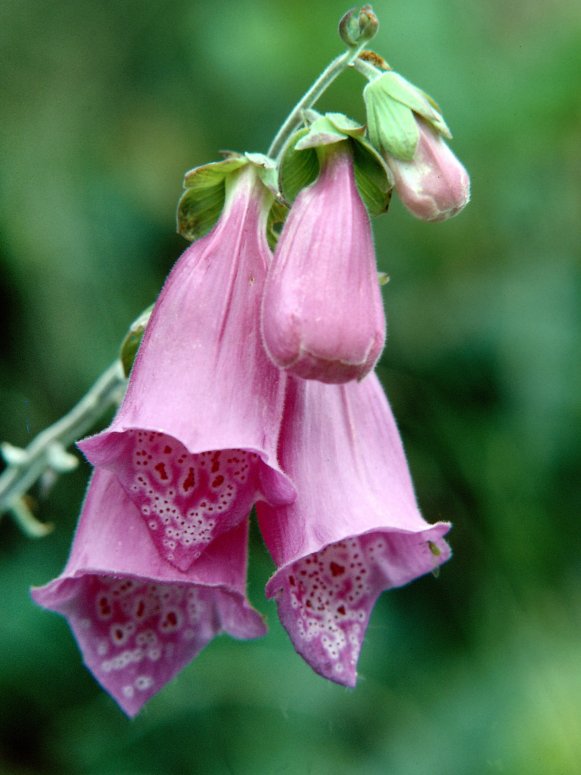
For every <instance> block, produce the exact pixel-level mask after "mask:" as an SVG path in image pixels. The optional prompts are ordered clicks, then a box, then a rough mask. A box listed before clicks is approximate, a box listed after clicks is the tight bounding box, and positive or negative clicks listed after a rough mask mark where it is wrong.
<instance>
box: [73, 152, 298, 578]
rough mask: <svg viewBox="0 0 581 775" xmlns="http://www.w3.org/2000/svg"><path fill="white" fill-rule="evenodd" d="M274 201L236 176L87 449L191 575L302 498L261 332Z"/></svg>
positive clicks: (275, 375)
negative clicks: (285, 451) (202, 560)
mask: <svg viewBox="0 0 581 775" xmlns="http://www.w3.org/2000/svg"><path fill="white" fill-rule="evenodd" d="M271 201H272V195H271V193H270V192H269V191H268V190H267V189H266V187H265V186H264V185H263V183H262V182H261V180H260V179H259V177H258V174H257V171H256V169H255V167H254V165H252V164H248V165H246V166H245V167H243V168H242V169H240V170H238V171H236V172H234V173H232V174H230V175H229V176H228V177H227V179H226V200H225V205H224V209H223V213H222V215H221V217H220V220H219V221H218V223H217V225H216V226H215V228H214V229H213V230H212V231H211V232H210V233H209V234H208V235H206V236H205V237H203V238H202V239H200V240H198V241H197V242H195V243H194V244H193V245H192V246H191V247H190V248H188V249H187V250H186V251H185V253H184V254H183V256H182V257H181V258H180V259H179V261H178V262H177V264H176V266H175V267H174V269H173V271H172V272H171V274H170V276H169V277H168V279H167V281H166V283H165V285H164V287H163V290H162V292H161V294H160V296H159V299H158V301H157V303H156V305H155V308H154V310H153V313H152V316H151V320H150V322H149V324H148V326H147V329H146V332H145V335H144V338H143V341H142V344H141V347H140V350H139V353H138V355H137V359H136V361H135V364H134V366H133V371H132V373H131V377H130V381H129V386H128V390H127V393H126V396H125V399H124V401H123V404H122V405H121V408H120V409H119V412H118V413H117V416H116V417H115V418H114V420H113V423H112V424H111V426H110V427H109V428H108V429H107V430H105V431H103V432H102V433H100V434H98V435H97V436H93V437H91V438H89V439H86V440H85V441H83V442H81V443H80V444H79V447H80V448H81V449H82V451H83V452H84V453H85V455H86V456H87V458H88V459H89V460H90V461H91V462H92V463H93V464H95V465H97V466H102V467H105V468H108V469H110V470H111V471H113V472H114V473H115V474H116V475H117V477H118V478H119V481H120V482H121V484H122V486H123V488H124V489H125V491H126V493H127V494H128V495H129V497H130V498H131V499H132V501H133V502H134V503H135V504H136V506H137V507H138V509H139V511H140V513H141V516H142V518H143V520H144V521H145V524H146V525H147V526H148V528H149V533H150V536H151V538H152V539H153V541H154V543H155V545H156V547H157V549H158V551H159V553H160V555H161V556H162V557H163V558H164V559H165V560H167V561H168V562H170V563H172V564H174V565H175V566H176V567H177V568H179V569H180V570H186V569H187V568H189V567H190V565H191V563H192V562H193V561H194V560H196V559H197V558H198V557H199V556H200V554H201V553H202V551H203V550H204V549H205V548H206V547H208V545H209V544H210V543H211V542H212V541H213V540H214V539H215V538H216V537H217V536H219V535H220V534H222V533H224V532H226V531H228V530H230V529H231V528H233V527H234V526H235V525H236V524H238V523H239V522H240V521H241V520H243V519H245V518H246V517H247V515H248V512H249V511H250V509H251V507H252V505H253V503H254V502H255V501H256V500H257V499H265V500H267V501H269V502H270V503H272V504H276V503H283V502H289V501H291V500H292V499H293V498H294V489H293V486H292V484H291V483H290V482H289V480H288V478H287V477H286V476H285V475H284V474H283V473H282V472H281V470H280V468H279V466H278V463H277V455H276V444H277V438H278V432H279V426H280V420H281V416H282V402H283V392H284V375H281V373H280V372H279V370H278V369H276V368H275V367H274V366H273V365H272V363H271V362H270V361H269V359H268V357H267V356H266V353H265V352H264V349H263V347H262V342H261V339H260V330H259V306H260V298H261V295H262V288H263V284H264V277H265V273H266V264H267V260H269V257H270V252H269V248H268V245H267V242H266V237H265V227H266V217H267V213H268V210H269V207H270V203H271Z"/></svg>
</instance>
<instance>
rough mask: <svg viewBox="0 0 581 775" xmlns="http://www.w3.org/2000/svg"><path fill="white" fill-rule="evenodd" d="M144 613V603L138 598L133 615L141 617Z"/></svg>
mask: <svg viewBox="0 0 581 775" xmlns="http://www.w3.org/2000/svg"><path fill="white" fill-rule="evenodd" d="M144 613H145V603H144V602H143V600H140V601H139V603H138V604H137V610H136V611H135V615H136V616H138V617H139V618H141V617H142V616H143V614H144Z"/></svg>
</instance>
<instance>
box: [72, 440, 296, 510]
mask: <svg viewBox="0 0 581 775" xmlns="http://www.w3.org/2000/svg"><path fill="white" fill-rule="evenodd" d="M134 430H140V431H145V432H146V433H164V434H167V435H168V436H172V438H176V437H175V435H174V434H173V433H170V432H169V431H167V430H165V429H164V428H162V427H154V426H151V425H148V426H144V425H127V426H121V427H113V428H108V429H106V430H104V431H101V432H100V433H97V434H95V435H94V436H87V437H86V438H85V439H81V441H77V443H76V446H77V447H78V448H79V449H80V450H81V452H82V453H83V455H84V456H85V457H86V458H87V460H88V461H89V463H91V464H92V465H94V466H103V467H107V462H108V458H109V456H108V455H107V454H106V453H105V454H99V448H102V447H104V446H106V445H107V443H108V442H109V441H110V440H111V441H112V440H113V437H115V436H122V435H123V434H124V433H127V432H128V431H134ZM177 441H179V442H180V443H183V442H182V441H181V439H177ZM184 447H185V448H186V449H187V451H188V452H189V454H190V455H199V454H201V453H202V452H208V451H209V450H208V448H207V447H200V448H198V447H196V446H194V445H187V444H184ZM222 449H240V450H242V451H243V452H251V453H254V454H256V455H258V457H259V458H260V460H261V461H262V463H263V464H264V465H265V466H267V467H268V468H270V470H271V471H272V472H273V473H274V474H275V475H276V478H277V480H278V481H277V484H278V487H279V488H280V492H281V495H280V497H277V498H272V499H270V500H268V501H267V502H268V503H270V504H271V505H272V506H290V505H291V504H293V503H294V502H295V500H296V498H297V491H296V488H295V486H294V484H293V482H292V480H291V479H290V477H289V476H288V475H287V474H285V473H284V471H283V470H282V469H281V468H280V466H279V464H278V462H276V461H272V460H269V455H268V453H267V452H265V450H264V449H260V448H258V447H256V446H252V445H244V444H240V443H236V441H235V440H234V439H233V440H232V444H230V445H226V444H224V443H222V444H221V445H220V447H217V448H213V449H212V450H211V451H212V452H214V451H219V450H222ZM95 453H96V454H95Z"/></svg>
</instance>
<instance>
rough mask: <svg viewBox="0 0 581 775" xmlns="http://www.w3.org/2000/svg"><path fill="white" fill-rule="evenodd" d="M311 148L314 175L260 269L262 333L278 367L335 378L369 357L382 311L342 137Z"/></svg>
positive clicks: (349, 374) (363, 368)
mask: <svg viewBox="0 0 581 775" xmlns="http://www.w3.org/2000/svg"><path fill="white" fill-rule="evenodd" d="M317 151H318V153H319V157H320V160H321V171H320V174H319V177H318V178H317V180H316V181H315V182H314V183H313V184H311V185H310V186H308V187H307V188H303V189H302V190H301V192H300V193H299V195H298V196H297V198H296V200H295V202H294V204H293V206H292V208H291V211H290V214H289V216H288V219H287V221H286V223H285V225H284V228H283V231H282V234H281V236H280V239H279V241H278V245H277V248H276V252H275V254H274V259H273V261H272V264H271V266H270V268H269V270H268V274H267V280H266V284H265V287H264V297H263V303H262V333H263V339H264V344H265V347H266V351H267V352H268V354H269V355H270V357H271V359H272V360H273V362H274V363H275V364H276V365H277V366H278V367H279V368H281V369H285V370H287V371H288V372H289V373H290V374H293V375H294V376H295V377H302V378H303V379H315V380H319V381H320V382H327V383H341V382H348V381H350V380H354V379H358V380H360V379H363V377H364V376H365V375H366V374H367V373H368V372H369V371H370V370H371V369H372V368H373V366H374V365H375V362H376V361H377V359H378V357H379V355H380V353H381V350H382V348H383V343H384V340H385V316H384V312H383V303H382V299H381V293H380V289H379V284H378V281H377V270H376V265H375V252H374V248H373V238H372V235H371V225H370V223H369V216H368V215H367V211H366V209H365V205H364V204H363V202H362V200H361V197H360V195H359V192H358V190H357V186H356V183H355V173H354V169H353V157H352V150H351V145H350V142H349V140H347V139H346V140H344V141H342V142H337V143H333V144H331V145H325V146H323V147H320V148H317Z"/></svg>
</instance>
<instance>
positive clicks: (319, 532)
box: [258, 374, 450, 686]
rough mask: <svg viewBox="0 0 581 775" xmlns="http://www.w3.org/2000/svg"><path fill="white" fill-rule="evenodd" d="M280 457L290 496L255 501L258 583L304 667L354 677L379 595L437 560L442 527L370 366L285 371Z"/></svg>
mask: <svg viewBox="0 0 581 775" xmlns="http://www.w3.org/2000/svg"><path fill="white" fill-rule="evenodd" d="M281 460H282V465H283V466H284V468H285V470H286V471H287V472H288V474H289V476H291V477H292V478H293V481H294V482H295V484H296V486H297V490H298V493H299V494H298V497H297V500H296V501H295V503H294V504H292V505H289V506H283V507H279V508H272V507H270V506H267V505H266V504H260V505H259V507H258V516H259V521H260V528H261V531H262V534H263V536H264V540H265V542H266V544H267V546H268V548H269V550H270V552H271V553H272V555H273V558H274V560H275V562H276V564H277V566H278V570H277V572H276V573H275V574H274V576H273V577H272V578H271V579H270V581H269V582H268V584H267V587H266V593H267V596H268V597H274V598H275V599H276V601H277V604H278V612H279V616H280V619H281V621H282V623H283V625H284V627H285V628H286V630H287V631H288V633H289V635H290V638H291V640H292V642H293V644H294V646H295V648H296V650H297V651H298V652H299V654H301V656H303V657H304V658H305V659H306V661H307V662H308V663H309V664H310V665H311V667H312V668H313V669H314V670H315V671H316V672H318V673H320V674H321V675H322V676H324V677H325V678H329V679H331V680H332V681H336V682H337V683H341V684H345V685H347V686H353V685H354V684H355V682H356V678H357V672H356V667H357V659H358V656H359V652H360V649H361V646H362V643H363V638H364V635H365V630H366V628H367V623H368V620H369V616H370V614H371V610H372V608H373V605H374V603H375V600H376V599H377V597H378V595H379V594H380V593H381V592H382V591H383V590H385V589H389V588H391V587H397V586H401V585H402V584H407V583H408V582H410V581H412V580H413V579H415V578H417V577H418V576H421V575H423V574H425V573H428V572H429V571H432V570H434V569H435V568H436V567H437V566H438V565H440V564H441V563H443V562H444V561H446V560H447V559H448V558H449V556H450V548H449V546H448V544H447V543H446V542H445V541H444V540H443V538H442V536H443V535H444V534H445V533H447V532H448V530H449V528H450V525H449V523H447V522H438V523H436V524H434V525H429V524H428V523H427V522H425V520H424V519H423V517H422V516H421V514H420V512H419V510H418V506H417V503H416V498H415V495H414V491H413V485H412V482H411V479H410V474H409V470H408V466H407V462H406V459H405V454H404V451H403V447H402V444H401V440H400V437H399V433H398V430H397V427H396V424H395V421H394V418H393V415H392V413H391V410H390V408H389V405H388V403H387V400H386V398H385V396H384V394H383V391H382V389H381V385H380V384H379V381H378V379H377V377H376V376H375V375H374V374H372V375H370V376H368V377H367V378H366V379H365V380H363V382H361V383H359V384H353V383H352V384H349V385H342V386H330V385H323V384H320V383H317V382H303V381H300V380H297V381H295V380H289V386H288V398H287V405H286V410H285V418H284V423H283V431H282V436H281Z"/></svg>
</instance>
